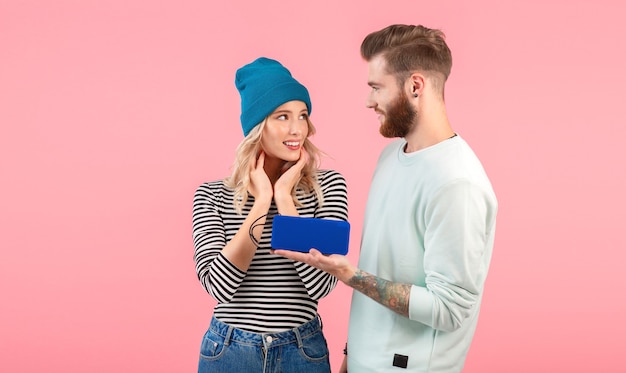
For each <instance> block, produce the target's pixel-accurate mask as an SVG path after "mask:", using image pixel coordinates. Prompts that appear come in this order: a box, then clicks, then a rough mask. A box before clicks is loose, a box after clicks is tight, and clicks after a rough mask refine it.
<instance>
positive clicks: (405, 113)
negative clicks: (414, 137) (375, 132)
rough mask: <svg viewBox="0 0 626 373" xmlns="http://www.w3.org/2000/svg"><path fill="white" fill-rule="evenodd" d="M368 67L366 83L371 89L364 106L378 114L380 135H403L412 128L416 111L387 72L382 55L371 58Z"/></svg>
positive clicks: (392, 136)
mask: <svg viewBox="0 0 626 373" xmlns="http://www.w3.org/2000/svg"><path fill="white" fill-rule="evenodd" d="M368 67H369V75H368V85H369V86H370V87H371V88H372V89H371V91H370V94H369V96H368V98H367V104H366V106H367V107H368V108H372V109H374V111H375V112H376V113H377V114H378V120H379V121H380V133H381V135H383V136H385V137H388V138H394V137H405V136H406V135H407V134H408V133H409V132H410V131H411V129H413V126H414V123H415V120H416V118H417V111H416V110H415V108H413V106H412V105H411V103H410V102H409V99H408V98H407V93H406V92H405V91H404V90H403V89H402V87H401V86H400V85H399V84H398V82H397V80H396V78H395V77H394V76H393V75H391V74H388V73H387V70H386V62H385V60H384V58H383V57H381V56H376V57H374V58H372V59H371V60H370V61H369V64H368Z"/></svg>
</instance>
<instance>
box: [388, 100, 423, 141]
mask: <svg viewBox="0 0 626 373" xmlns="http://www.w3.org/2000/svg"><path fill="white" fill-rule="evenodd" d="M384 115H385V121H384V122H383V123H382V124H381V125H380V134H381V135H383V136H384V137H387V138H394V137H405V136H406V135H408V134H409V132H411V130H412V129H413V125H414V121H415V119H416V117H417V110H415V109H414V108H413V107H412V106H411V104H410V103H409V99H408V98H407V97H406V95H405V94H403V93H402V92H401V93H400V94H399V95H398V98H397V99H395V100H394V101H393V102H392V103H391V104H390V105H389V108H388V109H387V110H385V112H384Z"/></svg>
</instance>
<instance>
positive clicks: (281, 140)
mask: <svg viewBox="0 0 626 373" xmlns="http://www.w3.org/2000/svg"><path fill="white" fill-rule="evenodd" d="M308 115H309V112H308V110H307V108H306V105H305V104H304V102H302V101H289V102H286V103H284V104H282V105H281V106H279V107H277V108H276V110H274V112H273V113H272V114H270V115H269V117H268V118H267V122H266V123H265V127H264V128H263V134H262V136H261V147H262V148H263V151H264V152H265V157H266V159H267V158H274V159H278V160H282V161H286V162H295V161H297V160H298V159H299V158H300V150H301V148H302V146H303V145H304V140H305V139H306V138H307V136H308V134H309V123H308Z"/></svg>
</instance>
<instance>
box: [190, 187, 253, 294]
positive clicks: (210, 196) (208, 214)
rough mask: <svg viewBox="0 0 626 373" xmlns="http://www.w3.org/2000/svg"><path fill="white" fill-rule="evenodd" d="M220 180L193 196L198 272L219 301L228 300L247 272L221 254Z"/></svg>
mask: <svg viewBox="0 0 626 373" xmlns="http://www.w3.org/2000/svg"><path fill="white" fill-rule="evenodd" d="M221 185H222V184H221V183H205V184H202V185H200V186H199V187H198V189H197V190H196V193H195V194H194V198H193V213H192V227H193V244H194V260H195V264H196V273H197V275H198V279H199V280H200V283H201V284H202V286H203V287H204V289H205V290H206V291H207V292H208V293H209V294H211V296H212V297H213V298H215V300H217V301H218V302H220V303H225V302H229V301H230V300H231V299H232V297H233V295H234V294H235V292H236V291H237V288H238V287H239V285H240V284H241V282H242V281H243V279H244V277H245V275H246V273H245V272H242V271H241V270H240V269H238V268H237V267H236V266H235V265H233V264H232V263H231V262H230V261H228V259H226V257H224V256H223V255H222V254H221V250H222V248H223V247H224V246H226V241H227V240H226V232H225V228H224V222H223V220H222V217H221V215H220V210H219V209H220V206H221V204H223V198H222V192H223V191H222V188H221Z"/></svg>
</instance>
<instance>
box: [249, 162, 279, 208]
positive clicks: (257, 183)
mask: <svg viewBox="0 0 626 373" xmlns="http://www.w3.org/2000/svg"><path fill="white" fill-rule="evenodd" d="M264 165H265V152H263V151H261V153H260V154H259V157H258V158H257V159H256V161H255V162H250V185H249V186H248V193H250V194H251V195H252V196H253V197H254V199H255V200H262V201H264V200H269V201H271V200H272V195H273V190H272V183H271V182H270V178H269V177H268V176H267V174H266V173H265V170H264V169H263V166H264Z"/></svg>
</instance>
